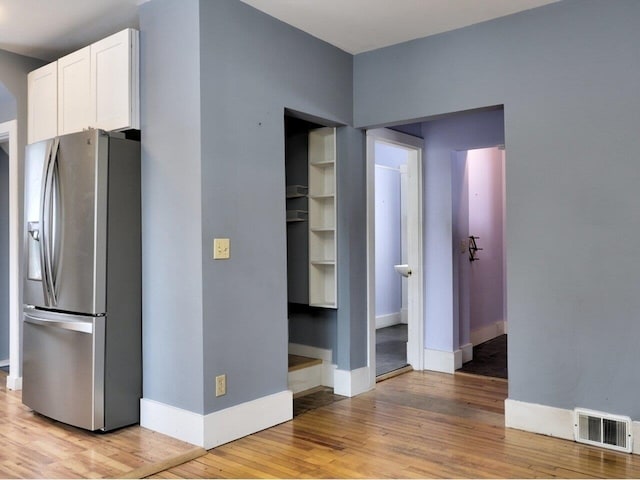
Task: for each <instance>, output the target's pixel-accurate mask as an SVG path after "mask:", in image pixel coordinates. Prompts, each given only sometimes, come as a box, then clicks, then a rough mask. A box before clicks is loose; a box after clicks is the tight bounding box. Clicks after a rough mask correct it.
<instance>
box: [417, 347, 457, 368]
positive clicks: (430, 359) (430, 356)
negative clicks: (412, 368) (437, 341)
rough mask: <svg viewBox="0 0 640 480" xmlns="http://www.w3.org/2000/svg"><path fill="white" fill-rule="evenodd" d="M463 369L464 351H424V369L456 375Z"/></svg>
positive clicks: (428, 349) (427, 349)
mask: <svg viewBox="0 0 640 480" xmlns="http://www.w3.org/2000/svg"><path fill="white" fill-rule="evenodd" d="M460 367H462V350H456V351H455V352H443V351H441V350H432V349H430V348H425V349H424V369H425V370H431V371H434V372H443V373H454V372H455V371H456V370H457V369H459V368H460Z"/></svg>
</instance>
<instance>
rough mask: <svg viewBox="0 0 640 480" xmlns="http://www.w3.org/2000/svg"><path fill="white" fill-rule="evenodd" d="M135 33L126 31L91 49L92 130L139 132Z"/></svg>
mask: <svg viewBox="0 0 640 480" xmlns="http://www.w3.org/2000/svg"><path fill="white" fill-rule="evenodd" d="M138 72H139V69H138V31H137V30H134V29H131V28H128V29H126V30H123V31H121V32H118V33H116V34H114V35H111V36H110V37H107V38H105V39H104V40H100V41H99V42H96V43H94V44H93V45H91V106H92V110H93V115H94V117H93V122H92V123H93V126H95V127H97V128H102V129H103V130H122V129H126V128H136V129H137V128H140V120H139V107H138V98H139V95H138V84H139V78H138Z"/></svg>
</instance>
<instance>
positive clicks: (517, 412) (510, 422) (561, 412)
mask: <svg viewBox="0 0 640 480" xmlns="http://www.w3.org/2000/svg"><path fill="white" fill-rule="evenodd" d="M504 423H505V426H506V427H507V428H515V429H517V430H524V431H526V432H532V433H538V434H540V435H547V436H549V437H558V438H563V439H565V440H573V441H575V439H574V414H573V410H569V409H565V408H557V407H550V406H548V405H541V404H538V403H528V402H522V401H519V400H512V399H510V398H507V399H506V400H505V401H504ZM631 428H632V429H633V436H634V437H635V438H638V437H637V435H640V422H635V421H634V422H631ZM631 453H633V454H635V455H640V442H634V443H633V451H632V452H631Z"/></svg>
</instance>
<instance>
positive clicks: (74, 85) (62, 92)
mask: <svg viewBox="0 0 640 480" xmlns="http://www.w3.org/2000/svg"><path fill="white" fill-rule="evenodd" d="M90 53H91V47H85V48H83V49H81V50H78V51H76V52H73V53H70V54H69V55H66V56H64V57H62V58H60V59H58V135H65V134H67V133H74V132H81V131H82V130H83V129H85V128H88V127H90V126H91V124H92V122H91V118H92V112H91V102H90V99H91V90H90V86H91V82H90V77H91V56H90Z"/></svg>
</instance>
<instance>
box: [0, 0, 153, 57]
mask: <svg viewBox="0 0 640 480" xmlns="http://www.w3.org/2000/svg"><path fill="white" fill-rule="evenodd" d="M144 1H145V0H0V49H2V50H8V51H10V52H15V53H19V54H21V55H27V56H29V57H35V58H41V59H43V60H55V59H56V58H58V57H60V56H62V55H64V54H66V53H70V52H72V51H74V50H77V49H78V48H81V47H84V46H85V45H89V44H90V43H93V42H94V41H96V40H99V39H101V38H104V37H106V36H108V35H110V34H112V33H115V32H117V31H119V30H122V29H123V28H126V27H137V26H138V4H139V3H143V2H144Z"/></svg>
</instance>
